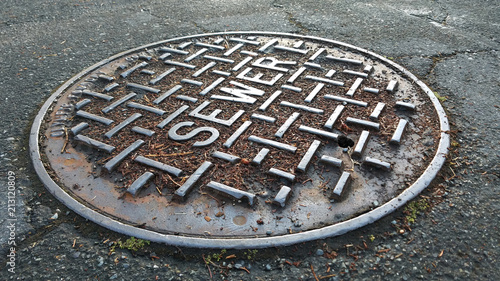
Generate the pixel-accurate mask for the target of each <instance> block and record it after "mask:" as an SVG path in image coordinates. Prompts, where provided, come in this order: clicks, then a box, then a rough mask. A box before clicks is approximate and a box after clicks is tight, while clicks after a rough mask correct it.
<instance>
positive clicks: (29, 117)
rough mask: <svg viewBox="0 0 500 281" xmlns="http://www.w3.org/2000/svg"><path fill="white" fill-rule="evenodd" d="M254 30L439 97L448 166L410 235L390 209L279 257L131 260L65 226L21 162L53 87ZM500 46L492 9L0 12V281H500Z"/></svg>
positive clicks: (84, 224) (188, 4) (10, 4)
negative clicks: (369, 66)
mask: <svg viewBox="0 0 500 281" xmlns="http://www.w3.org/2000/svg"><path fill="white" fill-rule="evenodd" d="M250 30H254V31H276V32H288V33H298V34H303V35H313V36H319V37H324V38H329V39H334V40H338V41H343V42H346V43H350V44H353V45H355V46H358V47H362V48H365V49H368V50H371V51H373V52H375V53H378V54H381V55H383V56H386V57H388V58H390V59H392V60H394V61H395V62H397V63H399V64H401V65H402V66H403V67H405V68H407V69H408V70H409V71H411V72H412V73H414V74H415V75H417V76H418V77H419V79H421V80H423V81H424V82H425V83H426V84H427V85H429V86H430V87H431V88H432V90H433V91H436V92H437V93H438V94H439V95H440V96H441V97H442V98H441V99H442V103H443V106H444V107H445V108H446V110H447V112H448V114H449V118H450V121H451V124H452V132H451V133H452V146H451V148H450V154H449V155H450V156H449V159H448V162H447V164H446V165H445V166H444V167H443V169H442V173H441V175H440V176H439V177H438V179H437V180H436V182H435V183H434V184H433V185H432V186H430V187H429V188H428V190H427V191H426V192H424V193H423V194H422V195H423V196H424V197H419V198H417V201H418V200H423V201H418V202H424V201H425V202H430V203H431V205H432V206H431V207H430V208H423V207H422V209H425V210H423V211H422V212H417V213H419V214H418V215H417V216H416V221H415V222H414V223H413V224H411V227H409V228H404V229H403V231H400V230H399V227H400V226H401V223H402V221H404V219H403V218H404V217H405V216H406V215H407V213H404V212H403V211H404V210H397V211H396V212H394V214H391V215H389V216H388V217H386V218H384V219H382V220H380V221H378V222H376V223H374V224H372V225H369V226H366V227H364V228H362V229H359V230H356V231H354V232H350V233H348V234H345V235H343V236H340V237H333V238H329V239H325V240H320V241H313V242H308V243H303V244H299V245H296V246H290V247H282V248H272V249H260V250H258V251H251V250H241V251H231V250H228V251H227V252H225V251H221V250H196V249H184V248H182V249H181V248H177V247H172V246H165V245H159V244H151V245H145V246H144V247H142V248H140V249H139V250H138V251H133V250H132V251H131V250H127V249H120V247H116V243H115V244H113V242H114V241H118V240H119V239H120V241H125V240H127V239H128V237H125V236H122V235H119V234H116V233H113V232H110V231H107V230H106V229H104V228H101V227H99V226H97V225H95V224H93V223H91V222H88V221H86V220H85V219H83V218H81V217H79V216H78V215H75V214H74V213H73V212H71V211H69V210H68V209H67V208H66V207H65V206H64V205H63V204H62V203H60V202H58V201H57V200H56V199H55V198H54V197H52V196H51V195H50V194H49V193H48V192H47V191H46V190H45V189H44V187H43V185H42V184H41V182H40V181H39V180H38V178H37V175H36V174H35V173H34V170H33V168H32V167H31V164H30V159H29V155H28V137H29V128H30V125H31V123H32V121H33V118H34V115H35V114H36V112H37V111H38V109H39V107H40V106H41V104H42V103H43V102H44V101H45V100H46V99H47V98H48V97H49V96H50V94H51V93H52V92H53V91H54V90H55V89H57V87H58V86H60V85H61V84H62V83H63V82H64V81H66V80H68V79H69V78H71V77H72V76H73V75H75V74H77V73H79V72H80V71H82V70H83V69H85V68H86V67H88V66H90V65H93V64H94V63H96V62H99V61H101V60H103V59H105V58H107V57H110V56H111V55H114V54H116V53H119V52H121V51H125V50H128V49H131V48H134V47H138V46H141V45H144V44H146V43H152V42H156V41H160V40H165V39H169V38H174V37H178V36H184V35H194V34H200V33H210V32H223V31H250ZM499 46H500V3H499V2H498V1H494V0H492V1H486V0H483V1H461V0H455V1H430V0H417V1H392V0H388V1H381V0H379V1H307V0H302V1H253V0H247V1H237V0H233V1H159V0H151V1H118V0H116V1H111V0H102V1H94V0H56V1H52V0H46V1H42V0H39V1H26V0H15V1H14V0H3V1H1V2H0V50H1V53H2V54H1V56H0V121H1V124H2V126H1V127H0V175H1V178H0V182H1V186H2V189H1V190H0V225H1V227H0V244H1V250H0V253H1V256H0V269H1V272H0V279H2V280H210V279H213V280H500V271H499V270H498V264H499V255H500V250H499V247H500V239H499V238H500V234H499V233H500V231H499V222H500V215H499V214H500V203H499V197H500V195H499V192H500V187H499V186H500V181H499V173H500V166H499V163H500V152H499V147H500V146H499V145H500V121H499V120H500V114H499V111H500V94H499V88H500V87H499V86H500V73H499V72H500V67H499V64H500V60H499V57H500V56H499V53H498V51H499ZM9 175H10V176H11V177H12V176H13V177H15V186H16V189H17V192H18V193H17V195H16V198H15V200H16V201H15V202H16V206H17V207H16V209H15V215H16V217H17V221H16V223H15V231H11V230H12V225H11V222H9V221H8V220H7V218H8V204H9V202H8V194H7V188H6V187H7V185H8V181H9ZM412 206H413V207H414V208H417V209H418V207H419V205H418V204H417V203H414V204H413V205H412ZM407 210H408V209H407ZM55 214H57V218H55V217H54V215H55ZM9 227H10V228H9ZM12 233H14V234H12ZM12 235H13V236H12ZM11 236H12V237H14V240H12V239H11V240H9V238H10V237H11ZM9 241H15V243H16V244H15V245H13V244H9ZM11 243H13V242H11ZM113 245H115V248H116V249H115V252H114V253H113V254H109V253H110V251H111V250H112V248H113ZM11 248H14V251H11ZM219 255H220V257H221V259H220V260H218V258H217V257H219ZM233 255H234V257H233ZM228 256H229V258H228V259H226V258H227V257H228ZM207 258H209V259H210V261H207ZM204 259H205V261H204Z"/></svg>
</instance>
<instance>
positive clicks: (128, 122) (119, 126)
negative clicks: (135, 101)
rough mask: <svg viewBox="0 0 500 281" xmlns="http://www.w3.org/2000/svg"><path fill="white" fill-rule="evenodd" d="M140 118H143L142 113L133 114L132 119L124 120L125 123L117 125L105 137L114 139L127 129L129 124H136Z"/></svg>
mask: <svg viewBox="0 0 500 281" xmlns="http://www.w3.org/2000/svg"><path fill="white" fill-rule="evenodd" d="M140 117H142V114H140V113H134V114H132V115H131V116H130V117H128V118H127V119H125V120H123V122H121V123H120V124H118V125H116V126H115V127H114V128H112V129H111V130H109V131H107V132H106V133H105V134H104V136H105V137H107V138H108V139H110V138H112V137H113V136H114V135H115V134H116V133H118V132H119V131H120V130H122V129H123V128H125V127H126V126H128V125H129V124H131V123H132V122H134V121H135V120H137V119H139V118H140Z"/></svg>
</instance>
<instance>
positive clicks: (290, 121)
mask: <svg viewBox="0 0 500 281" xmlns="http://www.w3.org/2000/svg"><path fill="white" fill-rule="evenodd" d="M299 116H300V113H298V112H294V113H293V114H292V115H291V116H290V117H288V119H287V120H286V121H285V123H283V125H281V127H280V128H279V129H278V131H277V132H276V133H275V134H274V135H275V136H276V137H278V138H282V137H283V135H284V134H285V133H286V131H288V129H289V128H290V126H292V124H293V122H295V121H296V120H297V119H298V118H299Z"/></svg>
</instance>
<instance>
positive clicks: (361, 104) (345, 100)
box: [325, 95, 368, 107]
mask: <svg viewBox="0 0 500 281" xmlns="http://www.w3.org/2000/svg"><path fill="white" fill-rule="evenodd" d="M325 99H330V100H336V101H341V102H345V103H350V104H354V105H357V106H363V107H367V106H368V103H366V102H364V101H359V100H353V99H347V98H343V97H338V96H332V95H325Z"/></svg>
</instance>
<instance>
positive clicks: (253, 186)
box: [30, 32, 449, 248]
mask: <svg viewBox="0 0 500 281" xmlns="http://www.w3.org/2000/svg"><path fill="white" fill-rule="evenodd" d="M448 130H449V126H448V121H447V118H446V115H445V113H444V110H443V108H442V107H441V105H440V104H439V101H438V100H437V98H436V97H435V96H434V94H433V93H432V91H431V90H430V89H429V88H428V87H427V86H425V85H424V84H423V83H422V82H421V81H419V80H418V79H417V78H416V77H415V76H414V75H412V74H411V73H409V72H408V71H406V70H405V69H403V68H402V67H401V66H399V65H397V64H395V63H393V62H392V61H389V60H387V59H385V58H383V57H382V56H380V55H376V54H374V53H372V52H369V51H366V50H364V49H361V48H358V47H355V46H352V45H348V44H345V43H341V42H337V41H333V40H328V39H324V38H317V37H311V36H300V35H293V34H283V33H269V32H227V33H216V34H202V35H195V36H188V37H182V38H174V39H171V40H166V41H162V42H158V43H153V44H150V45H146V46H143V47H140V48H136V49H133V50H130V51H126V52H123V53H120V54H118V55H115V56H113V57H111V58H109V59H106V60H104V61H102V62H100V63H98V64H96V65H94V66H92V67H90V68H88V69H86V70H84V71H83V72H81V73H80V74H78V75H77V76H75V77H74V78H72V79H71V80H69V81H68V82H66V83H65V84H64V85H63V86H62V87H61V88H59V89H58V90H57V91H56V92H55V93H54V94H53V95H52V96H51V97H50V98H49V99H48V100H47V102H46V103H45V104H44V105H43V107H42V109H41V110H40V112H39V113H38V115H37V117H36V119H35V121H34V124H33V127H32V131H31V136H30V150H31V156H32V159H33V163H34V166H35V169H36V171H37V173H38V175H39V176H40V178H41V179H42V181H43V182H44V184H45V185H46V186H47V188H48V189H49V190H50V192H51V193H52V194H54V195H55V196H56V197H57V198H58V199H59V200H61V201H62V202H63V203H64V204H66V205H67V206H68V207H70V208H71V209H73V210H74V211H76V212H77V213H79V214H80V215H82V216H84V217H86V218H88V219H90V220H92V221H94V222H96V223H98V224H101V225H103V226H105V227H107V228H109V229H111V230H114V231H117V232H121V233H124V234H127V235H131V236H135V237H139V238H142V239H147V240H150V241H155V242H165V243H169V244H174V245H180V246H191V247H214V248H217V247H224V248H251V247H268V246H278V245H289V244H293V243H298V242H303V241H308V240H313V239H320V238H324V237H329V236H334V235H339V234H342V233H345V232H348V231H350V230H353V229H355V228H358V227H361V226H364V225H366V224H369V223H372V222H373V221H375V220H377V219H379V218H381V217H382V216H384V215H386V214H388V213H390V212H391V211H393V210H395V209H396V208H398V207H400V206H402V205H403V204H404V203H405V202H407V201H408V200H410V199H412V198H413V197H415V196H416V195H417V194H418V193H420V192H421V191H422V190H423V189H424V188H425V187H426V186H427V185H428V184H430V182H431V181H432V179H433V178H434V177H435V175H436V174H437V172H438V171H439V169H440V168H441V166H442V164H443V163H444V160H445V155H446V153H447V148H448V146H449V136H448V133H447V132H448Z"/></svg>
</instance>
